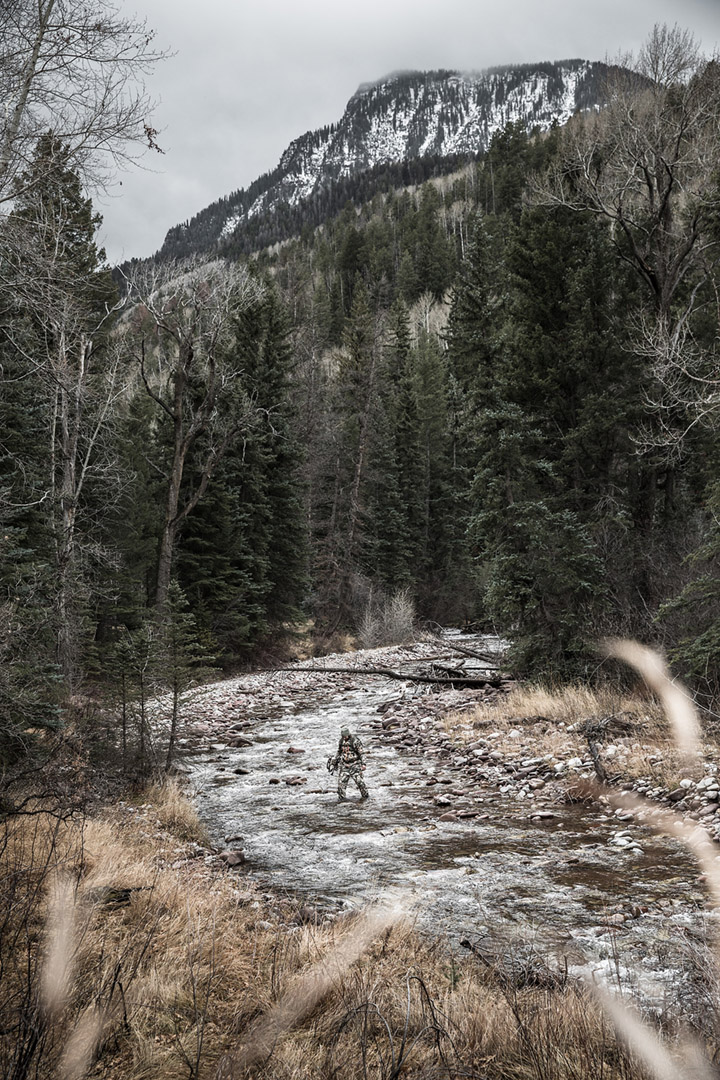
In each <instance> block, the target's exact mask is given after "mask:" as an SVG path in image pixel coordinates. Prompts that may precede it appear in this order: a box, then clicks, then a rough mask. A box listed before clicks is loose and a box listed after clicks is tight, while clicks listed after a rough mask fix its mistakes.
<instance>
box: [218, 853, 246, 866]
mask: <svg viewBox="0 0 720 1080" xmlns="http://www.w3.org/2000/svg"><path fill="white" fill-rule="evenodd" d="M218 858H219V859H222V861H223V862H224V863H225V865H226V866H242V865H243V863H244V862H245V855H244V853H243V852H242V851H240V850H228V851H221V852H220V854H219V855H218Z"/></svg>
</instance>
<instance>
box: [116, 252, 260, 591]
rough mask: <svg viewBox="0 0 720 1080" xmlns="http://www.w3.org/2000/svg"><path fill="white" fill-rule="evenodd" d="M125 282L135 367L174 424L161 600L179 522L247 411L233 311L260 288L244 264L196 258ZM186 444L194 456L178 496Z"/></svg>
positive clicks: (252, 299)
mask: <svg viewBox="0 0 720 1080" xmlns="http://www.w3.org/2000/svg"><path fill="white" fill-rule="evenodd" d="M131 288H132V294H133V295H134V296H135V298H136V299H137V300H138V302H139V303H138V306H137V308H136V310H135V313H134V315H133V320H132V321H133V323H134V324H135V327H134V333H135V334H136V340H137V345H136V346H135V355H136V360H137V363H138V365H139V370H140V375H141V378H142V381H143V383H144V386H145V389H146V391H147V393H148V394H149V396H150V397H151V398H152V400H153V401H154V402H155V404H156V405H157V406H158V408H159V409H161V410H162V412H163V413H164V414H165V415H166V416H167V418H168V419H169V420H170V423H171V425H172V432H173V435H172V449H171V457H170V466H169V469H168V473H167V487H166V500H165V515H164V521H163V531H162V537H161V542H160V552H159V557H158V574H157V586H156V593H155V600H156V603H157V604H158V605H159V606H162V605H163V604H164V603H165V599H166V597H167V590H168V586H169V584H170V575H171V568H172V558H173V552H174V548H175V541H176V537H177V533H178V530H179V528H180V527H181V525H182V523H183V522H184V521H185V519H186V518H187V517H188V515H189V514H190V513H192V511H193V510H194V509H195V507H196V506H197V504H198V503H199V502H200V500H201V499H202V497H203V495H204V494H205V492H206V490H207V487H208V484H209V483H210V479H211V477H212V475H213V473H214V472H215V469H216V468H217V465H218V464H219V462H220V461H221V460H222V458H223V456H224V455H225V453H226V452H227V450H228V449H229V447H230V446H231V445H232V444H233V442H234V441H235V440H236V439H237V438H238V437H239V436H240V434H241V432H242V431H243V430H244V429H247V427H248V425H249V423H250V420H251V417H252V415H253V404H252V402H251V400H250V399H249V397H248V395H247V393H246V391H245V388H244V386H243V383H242V379H241V377H240V376H241V374H242V372H241V367H240V365H239V362H238V361H237V359H236V358H235V357H234V356H233V354H232V337H233V319H234V317H235V316H236V314H237V313H239V312H240V311H242V310H243V309H244V308H246V307H247V306H248V305H250V304H252V303H253V302H255V301H257V300H259V299H260V297H261V291H262V290H261V287H260V285H259V284H258V283H257V282H256V281H255V280H254V279H253V278H251V277H250V275H249V274H248V273H247V270H246V269H245V268H244V267H240V266H237V265H234V264H230V263H225V262H221V261H215V262H209V261H207V260H203V259H199V258H193V259H190V260H188V261H187V262H183V263H171V264H166V265H163V266H162V267H154V268H152V269H151V270H149V271H147V272H146V274H145V276H144V278H143V279H138V280H135V281H134V282H132V285H131ZM201 439H202V446H201V443H200V440H201ZM193 449H201V452H200V458H199V462H197V463H196V472H195V478H194V481H193V483H192V484H191V485H190V486H189V488H188V487H187V485H186V490H185V494H184V496H183V497H182V498H181V494H182V489H183V480H185V481H187V477H186V475H185V464H186V461H187V459H188V455H189V454H190V452H191V450H193Z"/></svg>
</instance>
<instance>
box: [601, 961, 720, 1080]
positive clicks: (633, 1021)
mask: <svg viewBox="0 0 720 1080" xmlns="http://www.w3.org/2000/svg"><path fill="white" fill-rule="evenodd" d="M588 985H589V986H590V988H591V990H592V992H593V993H594V994H595V996H596V997H597V998H598V1000H599V1001H600V1004H601V1005H602V1007H603V1009H604V1011H605V1012H606V1013H607V1015H608V1016H609V1017H610V1019H611V1020H612V1022H613V1023H614V1025H615V1030H616V1032H617V1034H618V1035H619V1037H620V1038H621V1039H622V1041H623V1042H624V1043H625V1044H626V1045H627V1046H628V1047H629V1048H630V1049H631V1051H632V1053H633V1054H635V1055H636V1056H637V1057H639V1058H640V1060H641V1061H642V1062H643V1064H644V1065H645V1067H646V1069H647V1070H648V1072H649V1073H650V1074H651V1076H653V1077H654V1078H655V1080H703V1078H702V1076H701V1074H699V1073H697V1072H695V1071H694V1070H693V1072H692V1077H691V1073H690V1071H689V1070H686V1069H684V1068H683V1067H682V1063H678V1062H677V1061H674V1060H673V1058H672V1057H671V1056H670V1054H668V1052H667V1050H666V1049H665V1047H664V1046H663V1045H662V1043H661V1042H660V1040H659V1038H658V1037H657V1035H656V1034H655V1032H654V1031H652V1030H651V1029H650V1028H649V1027H647V1026H646V1025H645V1024H644V1023H643V1022H642V1020H640V1019H639V1017H637V1016H636V1015H635V1013H634V1012H633V1011H632V1009H631V1008H630V1006H629V1005H627V1004H626V1003H625V1002H623V1001H620V1000H618V998H617V997H615V995H614V994H611V993H609V992H608V991H607V990H605V989H603V988H601V987H599V986H598V985H597V984H596V983H592V982H589V983H588Z"/></svg>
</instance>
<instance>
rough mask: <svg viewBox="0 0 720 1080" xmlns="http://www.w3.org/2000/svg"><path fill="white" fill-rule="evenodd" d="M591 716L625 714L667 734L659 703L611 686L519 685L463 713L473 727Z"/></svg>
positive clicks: (560, 721)
mask: <svg viewBox="0 0 720 1080" xmlns="http://www.w3.org/2000/svg"><path fill="white" fill-rule="evenodd" d="M591 716H595V717H603V716H618V717H622V718H625V719H627V720H628V721H629V722H630V723H632V724H633V725H634V726H637V727H638V728H642V730H643V731H645V732H646V733H648V734H649V733H651V732H656V731H663V732H664V735H665V737H667V724H666V722H665V720H664V716H663V711H662V708H661V706H660V705H658V704H657V703H656V702H654V701H653V700H652V699H650V698H648V697H647V696H645V697H643V696H640V695H638V694H624V693H621V692H620V691H618V690H615V689H613V688H612V687H610V686H608V687H601V688H598V689H593V688H591V687H589V686H583V685H582V684H571V685H569V686H563V687H560V688H559V689H557V690H551V689H548V688H547V687H543V686H517V687H514V688H513V689H512V690H511V691H510V693H508V694H504V695H503V696H502V697H500V698H497V699H496V700H494V701H490V702H488V703H487V704H483V705H479V706H478V707H477V708H476V709H474V710H472V711H471V712H470V713H464V714H463V720H465V721H466V722H469V723H471V725H472V726H473V727H474V728H482V727H486V726H487V725H489V724H492V725H494V726H498V725H503V724H504V725H514V724H516V723H520V722H522V721H523V720H526V719H532V720H544V721H547V722H549V723H552V724H554V725H558V724H565V725H569V724H575V723H576V722H577V721H578V720H582V719H585V718H587V717H591Z"/></svg>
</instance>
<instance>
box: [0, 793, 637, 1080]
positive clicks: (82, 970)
mask: <svg viewBox="0 0 720 1080" xmlns="http://www.w3.org/2000/svg"><path fill="white" fill-rule="evenodd" d="M153 797H154V799H157V800H158V801H159V805H160V813H162V811H163V808H164V807H166V805H167V798H168V797H167V792H162V793H161V794H160V795H158V793H157V792H155V793H153ZM180 798H181V795H180V794H179V793H178V792H177V791H174V792H173V794H172V798H171V799H170V800H169V801H170V804H171V805H172V806H175V807H177V803H178V801H179V799H180ZM173 819H174V820H178V821H179V822H180V824H181V828H182V830H183V831H185V822H186V820H187V813H186V814H178V813H175V812H173ZM190 850H191V849H190V848H189V847H188V845H187V843H186V842H185V841H181V840H180V839H178V838H177V835H173V833H172V832H170V831H168V830H167V829H166V828H165V827H164V826H162V825H161V822H160V820H159V817H158V811H157V810H156V809H155V808H154V807H153V806H151V805H150V804H146V805H144V806H141V807H139V808H135V809H133V808H131V807H119V808H115V809H114V810H113V811H112V812H111V813H108V814H107V815H106V816H104V817H101V818H98V819H95V820H91V821H73V820H68V821H57V820H56V819H54V818H52V817H51V816H49V815H38V816H35V817H32V818H19V819H16V820H14V821H9V822H7V823H6V825H5V832H4V843H3V845H2V850H1V852H0V856H1V857H0V862H1V864H2V865H1V866H0V869H1V870H2V877H1V879H0V880H1V881H2V885H1V886H0V888H1V890H2V893H3V895H2V897H0V899H1V900H2V901H4V903H3V907H2V910H3V911H5V912H6V915H5V916H4V922H3V923H1V924H0V962H1V963H2V965H3V972H4V978H3V983H2V988H1V990H0V1008H1V1009H2V1015H3V1025H2V1033H0V1075H2V1076H7V1077H10V1076H12V1077H13V1078H14V1080H22V1077H24V1076H28V1077H29V1076H37V1077H39V1078H40V1080H42V1078H45V1077H47V1078H48V1080H49V1078H50V1077H62V1078H67V1080H70V1078H71V1077H72V1078H73V1080H78V1078H79V1077H82V1076H85V1075H90V1076H95V1075H97V1076H99V1075H103V1076H105V1077H108V1078H111V1080H114V1078H117V1080H120V1078H122V1080H156V1078H157V1080H171V1078H172V1080H175V1078H177V1077H180V1076H188V1077H193V1076H194V1077H198V1078H207V1080H210V1078H211V1077H215V1076H225V1077H240V1076H245V1075H246V1073H247V1070H248V1069H250V1070H251V1073H252V1075H254V1076H257V1077H259V1078H262V1080H290V1078H291V1077H293V1078H309V1077H313V1078H314V1077H323V1078H324V1077H327V1078H328V1080H330V1078H334V1080H355V1078H358V1080H359V1078H360V1077H365V1076H367V1077H369V1078H373V1080H386V1078H387V1080H390V1078H391V1077H399V1076H400V1075H402V1076H407V1077H418V1078H419V1077H421V1076H422V1077H429V1076H432V1077H438V1078H441V1077H448V1078H450V1077H459V1076H461V1075H463V1076H482V1075H487V1074H491V1075H492V1076H494V1077H498V1078H501V1077H506V1078H508V1080H528V1078H531V1077H537V1078H538V1080H541V1078H544V1077H548V1078H549V1077H551V1076H552V1077H553V1080H577V1077H578V1076H585V1075H587V1076H588V1077H589V1076H591V1075H597V1074H598V1070H599V1069H604V1073H603V1075H604V1076H606V1077H607V1078H608V1080H612V1078H615V1077H617V1078H620V1077H627V1076H629V1075H631V1074H630V1073H629V1072H627V1070H626V1066H625V1064H622V1067H621V1066H620V1065H619V1064H618V1063H622V1062H624V1061H625V1059H624V1058H623V1056H622V1054H619V1052H618V1050H617V1048H616V1047H614V1045H613V1042H612V1039H610V1038H609V1037H608V1035H607V1032H606V1031H605V1030H604V1029H603V1026H602V1021H601V1018H600V1013H599V1011H598V1010H597V1009H593V1008H588V1001H587V995H586V994H585V992H584V991H583V990H582V989H581V988H578V987H574V988H573V987H566V988H564V989H558V990H557V991H552V992H550V991H548V992H545V993H538V992H537V991H533V990H523V991H513V990H511V989H509V988H508V986H507V985H506V984H504V983H503V982H502V980H498V979H496V978H495V976H494V975H493V973H492V972H488V970H487V969H486V967H485V966H484V965H481V964H480V963H479V961H477V960H476V959H475V958H474V957H472V956H468V955H466V954H463V957H462V958H460V959H459V958H457V957H454V956H452V954H451V953H450V952H449V951H448V949H447V947H446V946H445V945H444V944H443V943H442V942H441V941H438V940H429V939H427V938H423V937H420V936H419V935H417V934H416V933H415V932H414V930H413V928H412V926H411V925H410V924H409V923H408V922H407V921H402V920H401V921H398V913H397V912H394V911H393V912H387V911H382V910H381V911H377V912H369V913H364V914H363V913H360V914H358V915H355V916H347V917H342V918H339V919H337V920H335V921H326V922H319V923H318V924H317V925H307V924H305V925H300V924H299V922H298V921H296V920H295V919H294V918H293V916H294V914H295V910H294V908H293V906H292V905H290V904H287V903H285V904H283V903H282V902H281V901H272V902H266V901H265V900H264V899H263V898H262V897H261V896H259V895H258V894H257V893H256V892H255V890H254V888H253V886H252V884H251V883H249V882H248V881H247V879H242V878H236V877H234V876H233V875H232V874H228V873H219V872H217V871H212V870H210V869H208V868H207V867H206V865H205V863H204V862H203V861H202V859H194V860H193V859H190V858H189V854H190ZM41 987H44V997H43V998H41V999H40V1000H39V999H38V993H39V990H40V988H41ZM580 1021H582V1024H581V1025H580ZM579 1025H580V1026H579ZM18 1032H20V1036H19V1037H18ZM33 1032H34V1033H35V1034H33ZM38 1032H39V1038H36V1036H37V1033H38ZM18 1046H20V1049H21V1050H22V1051H23V1053H25V1054H26V1058H27V1061H26V1066H25V1067H20V1066H19V1065H18Z"/></svg>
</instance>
